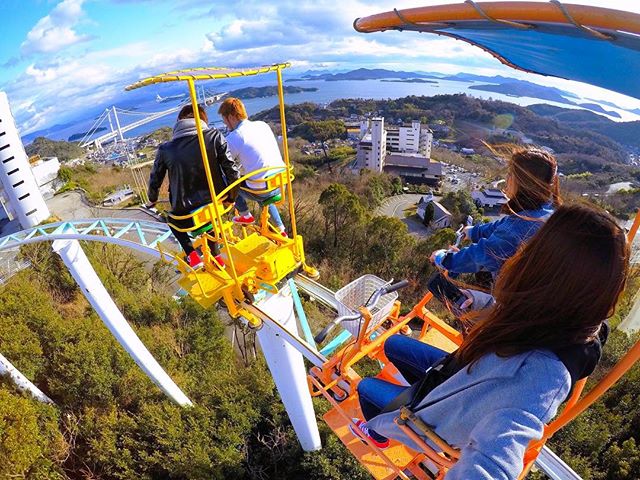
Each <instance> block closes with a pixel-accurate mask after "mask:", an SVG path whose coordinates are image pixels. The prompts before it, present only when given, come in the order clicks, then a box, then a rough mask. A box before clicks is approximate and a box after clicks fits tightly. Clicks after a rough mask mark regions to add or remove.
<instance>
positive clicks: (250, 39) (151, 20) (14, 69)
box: [0, 0, 640, 134]
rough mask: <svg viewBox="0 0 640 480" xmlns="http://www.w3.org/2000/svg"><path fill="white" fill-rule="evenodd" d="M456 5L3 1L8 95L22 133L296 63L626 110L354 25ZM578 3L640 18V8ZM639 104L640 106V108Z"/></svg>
mask: <svg viewBox="0 0 640 480" xmlns="http://www.w3.org/2000/svg"><path fill="white" fill-rule="evenodd" d="M454 2H455V0H450V1H448V2H447V1H433V0H422V1H419V0H418V1H407V0H397V1H394V2H393V3H392V4H391V3H389V2H387V1H376V0H369V1H365V0H340V1H339V2H337V1H335V0H283V1H278V0H273V1H269V2H267V1H265V0H234V1H228V2H221V1H218V2H211V1H206V0H0V18H2V19H3V20H4V21H3V25H2V41H1V42H0V65H1V68H0V90H5V91H6V92H7V94H8V95H9V100H10V101H11V104H12V109H13V112H14V115H15V116H16V118H17V121H18V124H19V127H20V129H21V132H22V133H23V134H26V133H29V132H31V131H34V130H38V129H41V128H45V127H48V126H51V125H54V124H56V123H64V122H65V121H68V120H69V119H71V118H73V117H75V116H77V115H78V114H79V113H81V112H82V110H83V109H87V107H95V106H98V105H103V104H106V103H108V102H109V101H113V100H115V99H116V98H117V97H118V96H120V95H121V94H122V89H123V87H124V86H125V85H126V84H127V83H129V82H131V81H132V80H135V79H138V78H140V77H143V76H147V75H150V74H155V73H160V72H162V71H166V70H171V69H175V68H181V67H189V66H204V65H223V66H249V65H262V64H268V63H274V62H280V61H290V62H292V63H293V64H294V66H295V67H297V68H300V69H304V70H306V69H309V68H313V69H317V68H341V69H344V68H358V67H369V68H375V67H385V68H396V69H403V70H422V71H434V72H443V73H457V72H459V71H467V72H473V73H481V74H496V73H502V74H505V73H507V74H509V75H512V76H518V77H520V78H525V79H527V80H530V81H537V82H538V83H543V84H545V85H554V86H558V87H560V88H565V89H568V90H573V91H578V92H579V93H582V92H584V93H586V94H588V95H592V96H594V97H593V98H601V99H608V100H611V101H619V102H626V104H627V105H629V100H628V99H627V98H626V97H622V96H620V95H616V94H607V93H606V92H604V91H603V90H601V89H595V88H593V87H587V86H584V85H579V84H575V83H574V82H567V81H563V80H553V79H548V78H545V77H539V76H535V75H527V74H523V73H519V72H515V71H513V70H510V69H507V68H506V67H503V66H501V65H500V64H499V63H498V62H497V61H496V60H494V59H493V58H492V57H491V56H489V55H488V54H486V53H483V52H481V51H480V50H478V49H475V48H473V47H471V46H468V45H466V44H464V43H462V42H456V41H454V40H449V39H442V38H439V37H435V36H429V35H418V34H414V33H407V32H405V33H399V32H386V33H383V34H373V35H363V34H359V33H357V32H355V31H354V30H353V27H352V23H353V20H354V19H355V18H356V17H361V16H365V15H368V14H372V13H377V12H380V11H386V10H389V9H391V8H392V7H395V8H399V9H402V8H410V7H415V6H424V5H430V4H438V3H454ZM575 3H582V4H592V5H601V6H605V5H606V6H608V7H610V8H620V9H623V10H628V11H638V9H639V7H638V6H637V4H638V3H639V2H636V1H635V0H618V1H611V2H603V1H596V0H581V1H576V2H575ZM632 106H640V104H639V103H638V102H635V103H634V104H633V105H632Z"/></svg>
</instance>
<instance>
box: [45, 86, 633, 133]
mask: <svg viewBox="0 0 640 480" xmlns="http://www.w3.org/2000/svg"><path fill="white" fill-rule="evenodd" d="M254 79H255V77H254ZM254 79H252V80H254ZM436 82H437V83H406V82H396V81H383V80H340V81H325V80H302V81H295V82H286V80H285V85H287V86H289V85H290V86H297V87H304V88H316V89H317V90H316V91H312V92H300V93H287V94H285V102H286V104H288V105H291V104H297V103H303V102H313V103H317V104H321V105H326V104H328V103H330V102H332V101H334V100H337V99H341V98H361V99H376V100H383V99H395V98H401V97H406V96H408V95H426V96H432V95H442V94H454V93H466V94H467V95H470V96H473V97H476V98H482V99H494V100H503V101H505V102H510V103H515V104H517V105H521V106H527V105H531V104H536V103H545V104H549V105H556V106H558V107H562V108H577V107H573V106H572V105H567V104H564V103H556V102H552V101H548V100H542V99H539V98H531V97H517V96H511V95H503V94H500V93H495V92H485V91H481V90H474V89H469V87H470V86H472V85H474V82H460V81H453V80H437V81H436ZM480 83H482V84H486V83H488V82H480ZM274 84H275V83H274V82H273V81H271V82H269V81H268V79H267V78H265V81H252V82H247V79H242V80H240V81H238V82H237V83H236V82H230V81H223V82H222V83H220V84H219V88H218V87H217V85H216V84H215V82H212V81H209V82H206V83H205V85H206V88H207V89H208V91H210V92H216V93H221V92H229V91H232V90H235V89H238V88H242V87H245V86H254V87H260V86H266V85H274ZM162 87H163V85H161V86H158V87H152V88H150V89H149V94H148V98H147V97H146V96H145V95H144V88H143V89H141V90H139V91H138V95H137V96H136V99H135V101H134V102H133V103H128V102H127V97H126V95H127V93H123V95H122V101H119V102H118V103H117V105H125V108H128V109H131V110H133V111H134V112H136V115H130V114H124V113H121V114H119V121H120V124H121V125H122V126H124V125H126V124H128V123H129V122H133V121H136V120H139V119H140V118H141V117H140V115H139V114H140V113H141V112H148V113H154V112H159V111H162V110H166V109H169V108H171V107H174V106H177V105H178V104H179V103H180V102H181V101H184V98H181V99H174V100H170V101H166V102H162V103H160V102H157V101H156V99H155V98H156V93H159V94H160V95H162V96H169V95H175V94H176V93H182V92H186V87H185V89H184V90H180V88H181V87H180V86H179V85H174V86H172V88H171V89H164V90H163V88H162ZM146 88H148V87H146ZM571 100H573V101H575V102H582V101H584V102H590V103H595V102H594V101H593V100H591V99H580V98H578V99H575V98H572V99H571ZM243 101H244V103H245V106H246V108H247V112H248V113H249V115H252V114H255V113H258V112H260V111H262V110H266V109H269V108H271V107H274V106H276V105H277V104H278V98H277V96H272V97H263V98H252V99H246V100H243ZM601 106H602V107H603V108H605V109H607V110H614V111H616V112H618V113H619V114H620V116H621V119H622V120H623V121H631V120H638V119H640V116H637V115H634V114H632V113H630V112H627V111H625V110H619V109H615V108H612V107H611V106H608V105H601ZM208 110H209V111H208V113H209V119H210V121H211V123H212V124H213V125H215V126H217V127H222V126H223V125H222V122H221V120H220V118H219V117H218V114H217V107H215V106H212V107H209V109H208ZM175 117H176V114H172V115H167V116H165V117H162V118H159V119H156V120H153V121H151V122H149V123H147V124H145V125H142V126H140V127H138V128H135V129H132V130H130V131H129V132H127V133H126V134H125V136H126V137H136V136H140V135H144V134H146V133H150V132H152V131H154V130H156V129H158V128H160V127H167V126H172V125H173V124H174V122H175V120H176V119H175ZM621 119H615V118H612V120H617V121H620V120H621ZM94 122H95V118H88V119H85V120H80V121H77V122H74V123H73V124H67V125H64V126H61V127H60V128H59V129H52V130H50V131H48V132H47V137H49V138H51V139H55V140H67V139H68V138H69V137H70V136H72V135H74V134H78V133H81V132H86V131H88V130H89V129H90V128H91V127H92V125H93V124H94ZM102 126H103V127H106V128H109V124H108V122H107V121H105V122H104V123H103V124H102ZM103 133H104V131H102V132H100V133H98V134H97V135H101V134H103Z"/></svg>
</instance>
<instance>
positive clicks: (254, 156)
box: [218, 97, 287, 237]
mask: <svg viewBox="0 0 640 480" xmlns="http://www.w3.org/2000/svg"><path fill="white" fill-rule="evenodd" d="M218 113H219V114H220V116H221V117H222V121H223V122H224V124H225V125H226V126H227V128H228V129H229V134H228V135H227V138H226V139H227V145H228V148H229V151H230V152H231V156H232V157H233V158H234V159H235V160H236V161H238V162H239V163H240V167H241V170H242V174H243V175H246V174H248V173H251V172H254V171H256V170H260V169H261V168H265V167H282V169H283V170H284V168H285V164H284V162H283V160H282V155H281V154H280V149H279V148H278V141H277V140H276V137H275V135H274V134H273V132H272V131H271V127H269V125H267V124H266V123H265V122H261V121H255V122H254V121H251V120H249V119H248V118H247V111H246V109H245V106H244V104H243V103H242V101H241V100H240V99H238V98H233V97H230V98H227V99H226V100H225V101H224V102H222V104H221V105H220V108H219V109H218ZM279 171H282V170H280V169H271V170H267V171H264V172H260V173H257V174H255V175H252V176H251V177H249V178H248V179H247V180H246V182H245V187H246V188H249V189H251V190H264V189H265V188H266V185H265V182H264V179H265V178H266V177H268V176H270V175H273V174H274V173H277V172H279ZM278 195H281V192H280V189H279V188H278V189H276V190H273V191H271V192H268V193H253V192H248V191H246V190H240V191H239V192H238V197H237V198H236V209H237V210H238V212H239V214H240V215H238V216H236V217H234V218H233V221H234V222H235V223H239V224H251V223H253V222H254V221H255V219H254V218H253V215H252V214H251V212H250V211H249V207H248V205H247V200H253V201H255V202H258V203H259V204H260V205H261V206H262V205H263V204H264V203H265V202H266V201H267V200H270V199H272V198H273V197H275V196H278ZM269 215H270V216H271V219H272V220H273V223H274V224H275V226H276V227H277V228H278V229H279V230H280V232H281V234H282V236H284V237H286V236H287V233H286V231H285V228H284V224H283V223H282V219H281V218H280V213H279V212H278V208H277V207H276V206H275V205H273V204H269Z"/></svg>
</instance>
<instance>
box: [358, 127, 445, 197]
mask: <svg viewBox="0 0 640 480" xmlns="http://www.w3.org/2000/svg"><path fill="white" fill-rule="evenodd" d="M360 135H361V140H360V143H359V144H358V153H357V157H356V160H357V161H356V164H357V166H358V168H359V169H362V168H366V169H368V170H373V171H375V172H382V171H386V172H387V173H392V174H394V175H399V176H401V177H402V178H404V179H405V180H406V181H408V182H410V183H429V184H434V185H437V184H439V183H440V182H441V181H442V176H443V174H442V165H441V164H440V163H438V162H431V160H430V159H431V144H432V141H433V134H432V133H431V130H429V128H428V127H426V126H425V127H423V126H422V125H421V123H420V122H411V125H410V126H407V125H403V126H387V127H385V125H384V118H380V117H377V118H372V119H370V120H364V121H363V122H361V123H360Z"/></svg>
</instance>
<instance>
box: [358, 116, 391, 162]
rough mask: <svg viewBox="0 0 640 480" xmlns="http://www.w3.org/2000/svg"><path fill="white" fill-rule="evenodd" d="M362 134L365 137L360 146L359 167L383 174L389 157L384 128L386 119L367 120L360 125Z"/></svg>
mask: <svg viewBox="0 0 640 480" xmlns="http://www.w3.org/2000/svg"><path fill="white" fill-rule="evenodd" d="M360 132H361V134H362V135H363V136H362V139H361V140H360V143H359V144H358V153H357V155H356V161H357V164H358V167H359V168H366V169H368V170H373V171H374V172H382V167H383V166H384V160H385V158H386V157H387V131H386V130H385V128H384V118H382V117H376V118H372V119H371V120H368V121H367V120H365V121H364V122H362V123H361V124H360Z"/></svg>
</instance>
